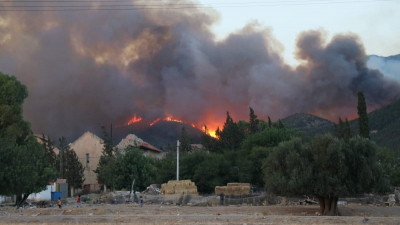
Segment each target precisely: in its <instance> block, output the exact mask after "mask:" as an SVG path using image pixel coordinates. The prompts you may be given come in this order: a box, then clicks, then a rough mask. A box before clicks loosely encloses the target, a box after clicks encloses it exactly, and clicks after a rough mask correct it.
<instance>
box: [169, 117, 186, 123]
mask: <svg viewBox="0 0 400 225" xmlns="http://www.w3.org/2000/svg"><path fill="white" fill-rule="evenodd" d="M164 120H165V121H173V122H178V123H185V122H183V121H182V120H177V119H172V118H171V117H167V118H165V119H164Z"/></svg>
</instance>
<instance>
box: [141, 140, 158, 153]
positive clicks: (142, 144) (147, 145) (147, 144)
mask: <svg viewBox="0 0 400 225" xmlns="http://www.w3.org/2000/svg"><path fill="white" fill-rule="evenodd" d="M139 147H140V148H144V149H148V150H151V151H155V152H162V151H161V150H160V149H158V148H156V147H154V146H153V145H151V144H149V143H147V142H142V143H140V144H139Z"/></svg>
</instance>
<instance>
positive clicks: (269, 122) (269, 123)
mask: <svg viewBox="0 0 400 225" xmlns="http://www.w3.org/2000/svg"><path fill="white" fill-rule="evenodd" d="M268 127H269V128H272V122H271V118H269V116H268Z"/></svg>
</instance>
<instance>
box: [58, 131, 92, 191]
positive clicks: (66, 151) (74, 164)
mask: <svg viewBox="0 0 400 225" xmlns="http://www.w3.org/2000/svg"><path fill="white" fill-rule="evenodd" d="M59 140H60V146H59V148H60V153H61V151H62V154H63V156H62V161H63V167H62V169H63V171H60V166H59V165H60V157H57V163H56V165H57V166H56V168H57V170H58V171H59V173H60V174H63V177H62V178H64V179H67V183H68V186H69V187H75V188H81V187H82V184H83V182H84V180H85V179H84V171H85V168H84V167H83V165H82V163H81V162H80V161H79V158H78V156H77V155H76V153H75V151H74V150H73V149H71V148H70V146H69V144H68V143H67V140H66V139H65V138H64V137H61V138H60V139H59ZM69 190H70V189H69Z"/></svg>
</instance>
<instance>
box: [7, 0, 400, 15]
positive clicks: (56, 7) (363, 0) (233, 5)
mask: <svg viewBox="0 0 400 225" xmlns="http://www.w3.org/2000/svg"><path fill="white" fill-rule="evenodd" d="M118 1H120V2H123V1H125V0H118ZM393 1H399V0H349V1H343V0H340V1H332V0H328V1H269V2H238V3H213V4H214V5H211V6H206V5H202V4H198V3H164V4H158V5H154V4H142V5H140V4H139V5H138V4H124V5H122V4H119V5H115V4H114V5H97V6H95V7H94V6H91V5H54V6H48V5H47V6H33V5H29V6H0V11H15V12H17V11H22V12H26V11H38V12H42V11H105V10H128V11H133V10H146V9H153V10H154V9H157V10H179V9H207V8H237V7H268V6H296V5H298V6H302V5H322V4H324V5H325V4H349V3H369V2H393ZM0 2H5V1H0ZM7 2H8V1H7ZM20 2H29V3H32V2H37V1H20ZM43 2H53V3H54V2H60V1H50V0H49V1H43ZM62 2H78V1H62ZM79 2H80V3H82V2H92V3H96V2H107V3H110V1H79ZM114 2H115V1H114ZM107 7H108V8H107ZM122 7H123V8H122ZM1 8H4V9H1ZM14 8H26V9H14ZM34 8H42V9H34ZM43 8H50V9H43Z"/></svg>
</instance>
